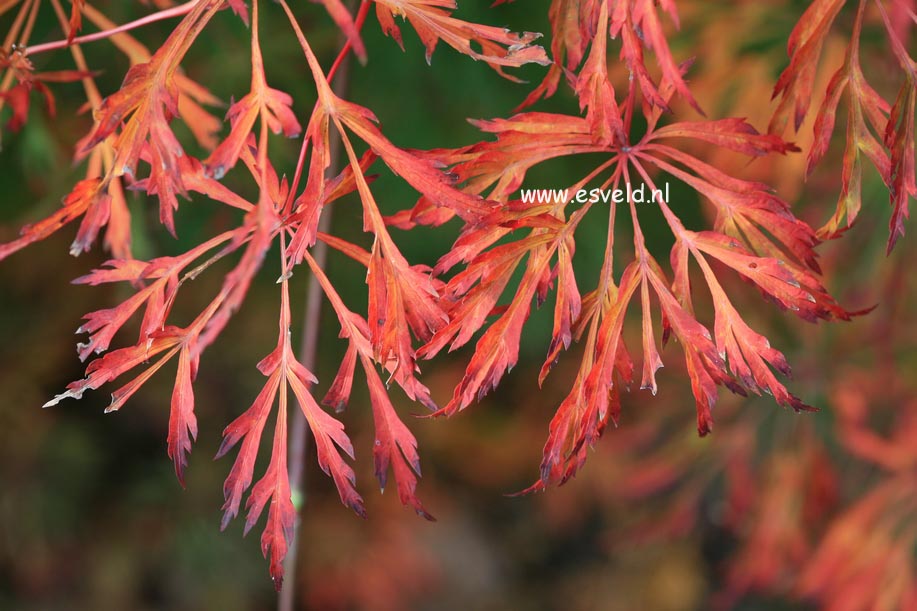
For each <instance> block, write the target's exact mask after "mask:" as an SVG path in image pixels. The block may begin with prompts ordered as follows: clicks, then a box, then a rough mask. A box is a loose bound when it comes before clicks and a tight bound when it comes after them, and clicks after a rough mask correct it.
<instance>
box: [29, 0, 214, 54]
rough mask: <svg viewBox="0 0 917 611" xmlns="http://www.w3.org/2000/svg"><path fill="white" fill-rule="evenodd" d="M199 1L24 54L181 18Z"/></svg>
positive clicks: (43, 46) (94, 39)
mask: <svg viewBox="0 0 917 611" xmlns="http://www.w3.org/2000/svg"><path fill="white" fill-rule="evenodd" d="M199 1H200V0H191V1H190V2H186V3H184V4H180V5H178V6H174V7H172V8H169V9H164V10H161V11H157V12H155V13H152V14H150V15H147V16H146V17H141V18H140V19H135V20H134V21H131V22H129V23H125V24H124V25H120V26H118V27H116V28H111V29H109V30H102V31H101V32H95V33H93V34H86V35H85V36H77V37H76V38H74V39H73V40H72V41H68V40H67V39H66V38H63V39H61V40H55V41H53V42H46V43H42V44H40V45H33V46H30V47H26V50H25V52H26V55H37V54H38V53H44V52H45V51H53V50H55V49H63V48H65V47H69V46H71V45H78V44H81V43H86V42H93V41H96V40H102V39H104V38H110V37H112V36H114V35H115V34H120V33H121V32H129V31H131V30H135V29H137V28H140V27H143V26H145V25H149V24H151V23H155V22H157V21H162V20H163V19H171V18H173V17H181V16H183V15H187V14H188V13H190V12H191V11H192V10H193V9H194V7H195V5H196V4H197V3H198V2H199Z"/></svg>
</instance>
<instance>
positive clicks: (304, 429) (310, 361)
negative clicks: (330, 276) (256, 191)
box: [277, 0, 356, 611]
mask: <svg viewBox="0 0 917 611" xmlns="http://www.w3.org/2000/svg"><path fill="white" fill-rule="evenodd" d="M355 4H356V0H350V1H349V2H347V3H346V6H347V8H348V9H349V10H350V11H351V12H353V5H355ZM345 41H346V36H344V35H342V36H341V43H342V44H344V43H345ZM349 59H350V55H349V54H348V55H347V56H345V57H344V58H343V59H342V60H341V64H340V66H339V68H338V71H337V73H336V74H335V76H334V80H333V81H332V83H331V88H332V90H333V91H334V93H335V95H337V96H339V97H341V98H345V97H346V96H347V90H348V88H349V85H350V61H349ZM329 138H330V142H329V145H328V152H329V157H330V160H331V165H330V167H329V168H328V170H329V172H331V173H333V172H335V171H336V170H337V167H338V166H339V165H340V157H341V138H340V136H339V135H338V134H337V132H332V133H331V134H330V135H329ZM332 210H333V208H332V207H331V206H328V207H327V208H323V209H322V214H321V217H320V218H319V221H318V231H319V232H322V233H328V231H329V229H330V228H331V213H332ZM312 257H313V258H314V259H315V262H316V264H317V265H318V267H319V268H320V269H324V268H325V262H326V261H327V259H328V246H327V244H325V243H324V242H322V241H321V240H318V241H316V243H315V246H314V247H313V248H312ZM307 291H308V292H307V294H306V308H305V312H304V313H303V327H302V339H301V345H300V353H299V360H300V362H302V364H303V366H304V367H305V368H306V369H308V370H309V371H313V372H314V371H315V365H316V360H317V354H318V334H319V329H320V327H321V313H322V289H321V286H320V285H319V282H318V278H317V277H316V276H315V275H314V274H311V275H310V276H309V281H308V287H307ZM290 432H291V434H290V455H289V470H290V492H291V494H292V496H293V503H294V506H295V507H296V522H295V524H294V526H293V537H292V540H291V541H290V547H289V549H288V550H287V555H286V558H285V559H284V563H283V564H284V567H283V569H284V574H285V575H286V576H287V579H288V580H287V587H285V588H283V589H282V590H281V591H280V597H279V598H278V601H277V609H278V611H293V609H294V600H295V596H296V560H297V556H298V551H299V524H300V520H301V514H302V507H303V505H305V501H306V494H305V486H304V482H305V477H304V476H305V462H306V461H305V459H306V450H307V449H308V446H309V425H308V423H307V422H306V417H305V416H304V415H303V411H302V408H301V407H300V409H297V410H293V421H292V422H291V423H290Z"/></svg>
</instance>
